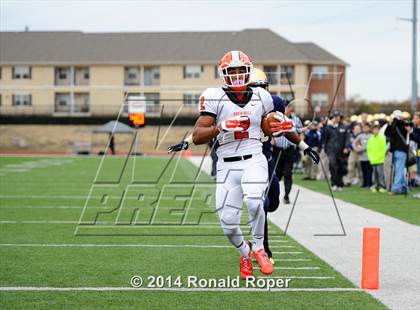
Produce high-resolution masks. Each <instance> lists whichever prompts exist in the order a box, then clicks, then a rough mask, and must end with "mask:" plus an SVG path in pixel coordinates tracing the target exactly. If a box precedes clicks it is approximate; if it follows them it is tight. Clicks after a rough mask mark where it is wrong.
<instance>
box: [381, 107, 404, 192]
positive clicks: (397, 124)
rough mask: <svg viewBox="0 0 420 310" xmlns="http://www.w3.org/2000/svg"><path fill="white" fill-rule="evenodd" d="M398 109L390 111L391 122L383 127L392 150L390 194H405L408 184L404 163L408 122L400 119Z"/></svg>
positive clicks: (400, 114)
mask: <svg viewBox="0 0 420 310" xmlns="http://www.w3.org/2000/svg"><path fill="white" fill-rule="evenodd" d="M401 116H402V113H401V111H400V110H395V111H394V112H392V117H393V120H392V123H391V125H389V126H388V127H387V128H386V129H385V136H387V137H388V138H389V139H390V151H391V152H392V168H393V171H394V172H393V179H392V186H391V192H390V195H397V194H406V193H407V191H408V184H407V178H406V173H407V170H406V163H407V154H408V131H407V130H408V129H409V126H408V124H407V123H406V122H405V121H403V120H402V119H401Z"/></svg>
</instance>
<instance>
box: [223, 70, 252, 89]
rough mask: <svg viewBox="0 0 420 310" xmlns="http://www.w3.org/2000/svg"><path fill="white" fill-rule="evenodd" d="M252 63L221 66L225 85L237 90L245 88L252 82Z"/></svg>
mask: <svg viewBox="0 0 420 310" xmlns="http://www.w3.org/2000/svg"><path fill="white" fill-rule="evenodd" d="M252 69H253V67H252V65H249V66H243V65H242V66H227V67H224V68H222V66H220V67H219V74H220V77H221V78H222V79H223V82H224V83H225V85H226V86H227V87H229V88H233V89H235V90H241V89H245V88H246V86H247V85H248V84H249V83H250V82H251V73H252Z"/></svg>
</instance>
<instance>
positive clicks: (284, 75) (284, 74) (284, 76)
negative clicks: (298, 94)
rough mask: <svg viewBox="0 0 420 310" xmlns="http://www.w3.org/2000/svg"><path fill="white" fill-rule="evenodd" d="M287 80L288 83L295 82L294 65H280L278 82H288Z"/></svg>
mask: <svg viewBox="0 0 420 310" xmlns="http://www.w3.org/2000/svg"><path fill="white" fill-rule="evenodd" d="M288 79H289V80H288ZM289 81H290V84H294V83H295V67H294V66H281V67H280V83H281V84H289Z"/></svg>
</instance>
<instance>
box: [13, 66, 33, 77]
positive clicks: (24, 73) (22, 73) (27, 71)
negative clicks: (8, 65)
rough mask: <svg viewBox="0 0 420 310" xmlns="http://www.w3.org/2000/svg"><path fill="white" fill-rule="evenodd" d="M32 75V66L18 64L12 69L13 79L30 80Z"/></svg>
mask: <svg viewBox="0 0 420 310" xmlns="http://www.w3.org/2000/svg"><path fill="white" fill-rule="evenodd" d="M31 76H32V68H31V67H28V66H16V67H13V70H12V78H13V79H26V80H29V79H30V78H31Z"/></svg>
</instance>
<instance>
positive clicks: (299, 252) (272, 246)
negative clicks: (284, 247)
mask: <svg viewBox="0 0 420 310" xmlns="http://www.w3.org/2000/svg"><path fill="white" fill-rule="evenodd" d="M270 248H275V246H271V247H270ZM271 253H273V254H302V253H303V252H271Z"/></svg>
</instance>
